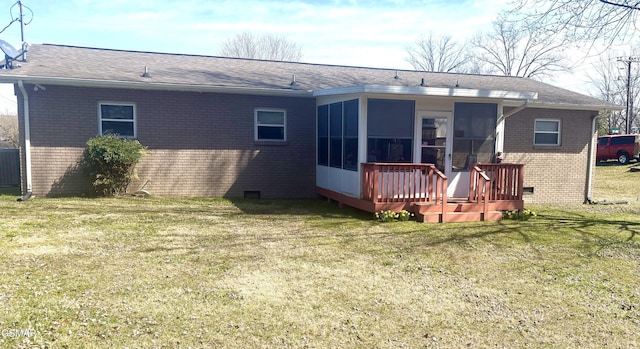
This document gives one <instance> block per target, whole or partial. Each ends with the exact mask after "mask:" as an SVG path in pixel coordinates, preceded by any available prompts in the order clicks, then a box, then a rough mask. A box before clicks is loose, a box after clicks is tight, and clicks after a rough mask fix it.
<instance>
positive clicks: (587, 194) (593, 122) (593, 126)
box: [584, 110, 611, 204]
mask: <svg viewBox="0 0 640 349" xmlns="http://www.w3.org/2000/svg"><path fill="white" fill-rule="evenodd" d="M610 112H611V111H610V110H605V111H603V112H600V113H598V115H593V116H591V140H590V141H589V154H588V157H587V188H586V190H585V197H586V200H585V201H584V203H585V204H587V203H589V204H590V203H591V202H593V201H592V198H591V194H592V192H591V187H592V185H593V167H594V166H595V164H594V162H593V158H594V152H595V149H596V144H595V142H596V140H597V137H594V136H593V135H594V134H595V133H596V120H598V118H600V117H602V116H606V115H608V114H609V113H610Z"/></svg>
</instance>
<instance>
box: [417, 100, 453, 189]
mask: <svg viewBox="0 0 640 349" xmlns="http://www.w3.org/2000/svg"><path fill="white" fill-rule="evenodd" d="M452 116H453V115H452V113H450V112H436V111H419V112H418V113H417V118H416V119H417V120H416V127H415V129H416V135H415V139H416V146H417V149H416V151H415V152H414V154H416V156H415V159H414V161H415V162H416V163H423V164H434V165H436V167H437V168H438V170H440V172H442V173H444V175H445V176H447V178H450V177H451V151H452V141H451V140H452V137H453V123H452V119H453V117H452ZM453 192H454V190H453V188H452V187H451V185H449V190H448V191H447V195H448V196H451V195H452V193H453Z"/></svg>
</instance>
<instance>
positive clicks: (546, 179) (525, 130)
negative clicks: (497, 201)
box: [504, 108, 595, 203]
mask: <svg viewBox="0 0 640 349" xmlns="http://www.w3.org/2000/svg"><path fill="white" fill-rule="evenodd" d="M507 111H508V110H507V109H506V108H505V112H507ZM594 114H595V112H591V111H575V110H551V109H534V108H528V109H525V110H523V111H520V112H518V113H516V114H515V115H513V116H511V117H509V118H507V120H506V121H505V137H504V162H509V163H521V164H524V165H525V166H524V186H525V187H533V188H534V194H533V195H525V202H531V203H583V202H584V201H585V195H586V190H587V166H589V165H590V164H591V163H592V162H590V161H589V159H588V150H589V141H590V140H591V139H592V137H593V135H592V134H591V117H590V116H591V115H594ZM535 119H559V120H560V124H561V135H560V137H561V145H560V146H559V147H547V146H534V145H533V138H534V120H535Z"/></svg>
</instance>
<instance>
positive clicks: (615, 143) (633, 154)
mask: <svg viewBox="0 0 640 349" xmlns="http://www.w3.org/2000/svg"><path fill="white" fill-rule="evenodd" d="M609 159H617V160H618V162H619V163H621V164H623V165H624V164H627V163H629V160H631V159H636V160H638V159H640V135H636V134H629V135H609V136H602V137H598V150H597V152H596V160H597V161H601V160H609Z"/></svg>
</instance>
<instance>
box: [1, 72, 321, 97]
mask: <svg viewBox="0 0 640 349" xmlns="http://www.w3.org/2000/svg"><path fill="white" fill-rule="evenodd" d="M18 81H23V82H25V83H30V84H48V85H65V86H77V87H95V88H123V89H134V90H156V91H182V92H217V93H234V94H252V95H267V96H297V97H313V93H312V91H308V90H294V89H277V88H258V87H249V88H248V87H235V86H213V85H195V84H172V83H155V82H138V81H109V80H92V79H74V78H60V77H42V76H41V77H38V76H20V75H5V76H0V83H17V82H18Z"/></svg>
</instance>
